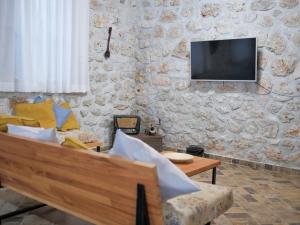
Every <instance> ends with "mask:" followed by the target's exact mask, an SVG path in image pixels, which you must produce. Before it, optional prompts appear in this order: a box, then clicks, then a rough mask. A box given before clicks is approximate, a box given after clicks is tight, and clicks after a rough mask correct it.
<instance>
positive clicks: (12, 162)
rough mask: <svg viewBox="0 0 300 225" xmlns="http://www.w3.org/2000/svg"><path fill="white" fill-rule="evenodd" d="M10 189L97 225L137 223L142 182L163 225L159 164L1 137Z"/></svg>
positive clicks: (0, 157) (0, 169)
mask: <svg viewBox="0 0 300 225" xmlns="http://www.w3.org/2000/svg"><path fill="white" fill-rule="evenodd" d="M0 181H1V184H2V185H3V186H5V187H8V188H10V189H12V190H14V191H16V192H19V193H21V194H24V195H26V196H28V197H30V198H33V199H36V200H38V201H41V202H43V203H45V204H48V205H49V206H52V207H55V208H57V209H60V210H62V211H65V212H67V213H70V214H73V215H75V216H78V217H80V218H82V219H84V220H87V221H89V222H92V223H95V224H103V225H134V224H135V216H136V198H137V197H136V196H137V184H138V183H140V184H143V185H144V186H145V189H146V199H147V205H148V212H149V217H150V224H151V225H163V216H162V207H161V198H160V192H159V186H158V178H157V173H156V167H155V165H151V164H146V163H141V162H133V161H128V160H124V159H120V158H116V157H110V156H108V155H106V154H102V153H94V152H90V151H86V150H74V149H70V148H65V147H62V146H60V145H57V144H51V143H45V142H40V141H35V140H32V139H26V138H22V137H17V136H12V135H8V134H4V133H0Z"/></svg>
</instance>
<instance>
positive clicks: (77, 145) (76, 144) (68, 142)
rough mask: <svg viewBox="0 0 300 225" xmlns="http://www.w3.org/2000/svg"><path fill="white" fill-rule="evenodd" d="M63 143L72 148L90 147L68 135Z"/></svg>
mask: <svg viewBox="0 0 300 225" xmlns="http://www.w3.org/2000/svg"><path fill="white" fill-rule="evenodd" d="M62 145H63V146H66V147H70V148H80V149H88V147H87V146H86V145H85V144H84V143H83V142H81V141H80V140H78V139H77V138H73V137H66V138H65V141H64V142H63V143H62Z"/></svg>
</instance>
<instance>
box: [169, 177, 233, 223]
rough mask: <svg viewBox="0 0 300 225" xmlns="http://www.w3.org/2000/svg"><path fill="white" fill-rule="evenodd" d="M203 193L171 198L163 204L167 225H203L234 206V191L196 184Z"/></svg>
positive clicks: (216, 186)
mask: <svg viewBox="0 0 300 225" xmlns="http://www.w3.org/2000/svg"><path fill="white" fill-rule="evenodd" d="M195 183H196V184H197V185H198V186H199V187H200V189H201V191H197V192H193V193H190V194H186V195H180V196H177V197H175V198H171V199H169V200H167V201H166V202H164V203H163V211H164V220H165V225H174V224H176V225H202V224H206V223H208V222H210V221H212V220H213V219H215V218H217V217H218V216H219V215H221V214H223V213H224V212H225V211H227V210H228V209H229V208H230V207H231V206H232V204H233V194H232V190H231V189H230V188H227V187H222V186H219V185H212V184H206V183H200V182H195Z"/></svg>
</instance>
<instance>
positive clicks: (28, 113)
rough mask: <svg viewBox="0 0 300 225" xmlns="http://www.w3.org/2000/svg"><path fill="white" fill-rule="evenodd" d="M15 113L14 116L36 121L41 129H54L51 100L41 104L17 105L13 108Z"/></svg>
mask: <svg viewBox="0 0 300 225" xmlns="http://www.w3.org/2000/svg"><path fill="white" fill-rule="evenodd" d="M15 113H16V116H24V117H29V118H33V119H35V120H37V121H38V122H39V123H40V125H41V127H44V128H55V127H56V120H55V115H54V112H53V101H52V100H51V99H49V100H46V101H44V102H41V103H17V104H16V106H15Z"/></svg>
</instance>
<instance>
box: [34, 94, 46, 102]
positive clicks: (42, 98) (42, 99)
mask: <svg viewBox="0 0 300 225" xmlns="http://www.w3.org/2000/svg"><path fill="white" fill-rule="evenodd" d="M45 100H46V99H45V97H43V96H40V95H39V96H36V97H35V98H34V99H33V103H41V102H44V101H45Z"/></svg>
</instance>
